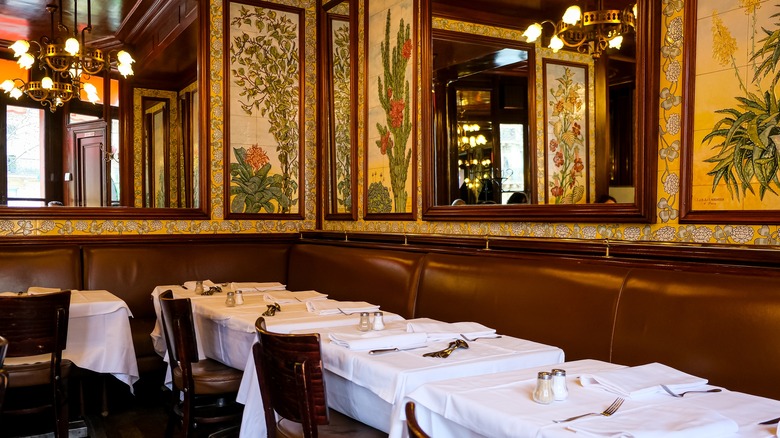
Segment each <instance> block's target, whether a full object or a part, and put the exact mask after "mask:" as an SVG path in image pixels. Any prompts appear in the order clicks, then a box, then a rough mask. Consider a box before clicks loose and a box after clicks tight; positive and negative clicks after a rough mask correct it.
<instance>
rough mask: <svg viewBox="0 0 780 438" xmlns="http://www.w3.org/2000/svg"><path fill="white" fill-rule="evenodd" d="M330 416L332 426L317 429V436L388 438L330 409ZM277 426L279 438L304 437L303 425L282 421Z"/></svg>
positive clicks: (321, 437) (324, 437)
mask: <svg viewBox="0 0 780 438" xmlns="http://www.w3.org/2000/svg"><path fill="white" fill-rule="evenodd" d="M329 416H330V424H328V425H325V426H318V427H317V435H318V437H319V438H328V437H345V436H349V437H358V438H374V437H377V438H379V437H382V438H387V434H386V433H384V432H382V431H380V430H377V429H374V428H373V427H371V426H368V425H366V424H363V423H361V422H359V421H357V420H353V419H352V418H350V417H348V416H346V415H344V414H342V413H341V412H337V411H335V410H333V409H330V410H329ZM277 425H278V427H277V429H276V431H277V438H300V437H302V436H303V430H302V428H301V423H296V422H294V421H290V420H285V419H281V420H279V422H278V423H277Z"/></svg>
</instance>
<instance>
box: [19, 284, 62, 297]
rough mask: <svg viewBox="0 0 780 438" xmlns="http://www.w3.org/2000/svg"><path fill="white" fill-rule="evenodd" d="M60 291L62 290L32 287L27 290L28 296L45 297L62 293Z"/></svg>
mask: <svg viewBox="0 0 780 438" xmlns="http://www.w3.org/2000/svg"><path fill="white" fill-rule="evenodd" d="M60 291H62V289H59V288H56V287H39V286H30V287H29V288H27V294H28V295H45V294H50V293H54V292H60Z"/></svg>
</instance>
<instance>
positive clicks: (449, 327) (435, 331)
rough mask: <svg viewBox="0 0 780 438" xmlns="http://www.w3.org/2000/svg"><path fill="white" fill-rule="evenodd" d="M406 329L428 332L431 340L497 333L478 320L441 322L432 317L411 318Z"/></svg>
mask: <svg viewBox="0 0 780 438" xmlns="http://www.w3.org/2000/svg"><path fill="white" fill-rule="evenodd" d="M406 331H408V332H413V333H427V334H428V340H429V341H447V340H451V339H460V338H461V335H464V336H466V337H467V338H478V337H483V336H495V335H496V330H495V329H492V328H490V327H485V326H484V325H482V324H480V323H478V322H441V321H436V320H435V319H430V318H417V319H410V320H409V321H408V322H407V324H406Z"/></svg>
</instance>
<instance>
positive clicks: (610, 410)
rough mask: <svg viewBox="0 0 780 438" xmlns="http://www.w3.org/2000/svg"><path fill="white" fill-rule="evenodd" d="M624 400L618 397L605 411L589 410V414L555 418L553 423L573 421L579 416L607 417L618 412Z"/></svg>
mask: <svg viewBox="0 0 780 438" xmlns="http://www.w3.org/2000/svg"><path fill="white" fill-rule="evenodd" d="M624 401H625V400H623V398H621V397H618V398H617V399H615V401H614V402H612V404H611V405H609V406H608V407H607V409H604V411H603V412H589V413H587V414H582V415H577V416H576V417H569V418H566V419H564V420H553V423H566V422H567V421H573V420H576V419H578V418H582V417H587V416H588V415H603V416H605V417H609V416H610V415H612V414H614V413H615V412H617V410H618V409H620V405H622V404H623V402H624Z"/></svg>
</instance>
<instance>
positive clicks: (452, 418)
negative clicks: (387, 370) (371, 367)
mask: <svg viewBox="0 0 780 438" xmlns="http://www.w3.org/2000/svg"><path fill="white" fill-rule="evenodd" d="M621 367H622V366H621V365H614V364H609V363H606V362H601V361H595V360H583V361H575V362H567V363H563V364H560V365H559V366H556V368H563V369H565V370H566V371H567V381H568V388H569V398H568V399H567V400H565V401H557V402H553V403H552V404H549V405H542V404H538V403H535V402H534V401H533V400H532V397H531V394H532V391H533V389H534V387H535V385H536V374H537V372H538V371H541V370H547V369H548V367H541V368H539V367H537V368H531V369H527V370H519V371H510V372H505V373H498V374H492V375H483V376H478V377H473V378H470V379H457V380H444V381H439V382H432V383H427V384H425V385H422V386H420V387H419V388H418V389H417V390H415V391H413V392H411V393H409V394H408V395H407V397H406V398H405V399H404V401H403V403H402V404H404V403H405V402H406V401H407V400H412V401H414V402H415V403H416V405H417V409H416V411H417V412H416V416H417V419H418V421H419V422H420V423H421V426H422V427H423V429H424V430H425V431H426V432H427V433H428V434H430V435H432V436H445V437H453V438H455V437H490V438H501V437H512V438H522V437H538V438H555V437H572V436H575V432H574V431H572V430H571V429H572V428H577V426H578V425H580V426H581V425H585V424H586V423H585V422H596V421H601V422H604V424H613V425H618V424H621V423H622V424H626V422H627V421H626V420H630V419H631V418H632V417H634V418H639V417H641V416H642V415H643V414H647V413H649V412H654V413H657V412H663V410H667V411H668V410H669V409H670V408H671V409H673V410H678V411H683V410H689V411H690V412H697V411H698V412H701V411H707V412H709V414H710V415H715V416H723V417H727V418H728V419H731V420H733V421H734V422H736V424H737V425H738V427H739V431H738V432H737V433H736V434H735V433H730V434H726V435H713V434H708V438H712V437H715V436H735V437H737V436H738V437H774V436H775V435H774V433H775V430H776V429H777V426H776V425H773V426H766V425H759V424H758V423H759V422H761V421H763V420H767V419H770V418H773V417H776V416H778V415H780V401H777V400H771V399H767V398H763V397H757V396H753V395H748V394H743V393H739V392H731V391H727V390H723V391H722V392H719V393H705V394H688V395H686V396H685V397H683V398H674V397H672V396H670V395H668V394H665V393H663V392H658V393H654V394H650V395H647V396H643V397H641V398H632V399H627V400H626V401H625V402H624V403H623V405H622V407H621V408H620V409H619V410H618V412H617V413H616V414H615V415H613V416H612V417H601V416H591V417H587V418H583V419H581V420H576V421H575V422H570V423H562V424H556V423H553V420H554V419H563V418H568V417H571V416H574V415H579V414H584V413H586V412H601V411H602V410H604V408H606V407H607V406H609V404H610V403H612V402H613V401H614V399H615V397H616V396H615V394H612V393H609V392H607V391H604V390H601V389H597V388H585V387H583V386H581V385H580V384H579V383H578V381H577V376H578V375H580V374H582V373H593V372H599V371H605V370H611V369H619V368H621ZM702 388H703V389H708V388H712V386H709V385H705V386H703V387H702ZM402 404H399V406H400V405H402ZM398 414H399V415H400V416H401V417H402V418H405V416H404V414H403V412H398ZM610 422H612V423H610ZM662 422H663V418H660V417H656V418H655V421H654V423H655V424H658V423H662ZM591 424H596V423H591ZM403 427H405V423H404V422H403V421H399V423H398V428H397V429H394V432H399V433H393V434H391V436H395V437H400V436H405V431H403V430H402V429H403ZM724 430H727V428H724ZM670 433H673V431H667V432H666V433H663V434H662V435H661V436H667V435H669V434H670ZM648 435H650V436H653V435H652V434H648ZM682 436H688V435H686V434H683V435H682Z"/></svg>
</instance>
